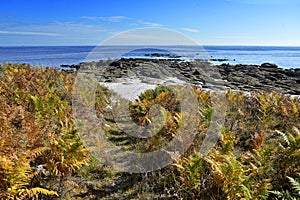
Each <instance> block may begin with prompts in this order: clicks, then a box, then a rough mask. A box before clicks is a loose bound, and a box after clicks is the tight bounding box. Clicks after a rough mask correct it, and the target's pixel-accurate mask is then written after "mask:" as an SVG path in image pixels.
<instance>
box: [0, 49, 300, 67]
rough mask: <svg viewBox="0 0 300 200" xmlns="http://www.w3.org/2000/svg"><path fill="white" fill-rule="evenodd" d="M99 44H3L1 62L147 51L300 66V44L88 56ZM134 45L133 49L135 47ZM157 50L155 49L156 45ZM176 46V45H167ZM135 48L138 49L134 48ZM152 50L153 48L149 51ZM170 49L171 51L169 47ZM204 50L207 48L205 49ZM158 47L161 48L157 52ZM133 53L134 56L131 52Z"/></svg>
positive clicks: (64, 60) (45, 62) (51, 63)
mask: <svg viewBox="0 0 300 200" xmlns="http://www.w3.org/2000/svg"><path fill="white" fill-rule="evenodd" d="M95 47H96V46H18V47H14V46H5V47H4V46H2V47H0V63H5V62H9V63H28V64H30V65H35V66H46V67H57V68H59V66H60V65H63V64H65V65H71V64H78V63H81V62H84V61H92V60H96V61H97V60H103V59H107V58H112V59H116V58H117V57H119V56H121V57H122V55H123V54H124V53H125V54H129V55H128V56H125V57H132V58H135V57H141V56H144V55H145V54H153V53H162V52H163V51H164V50H168V51H171V53H172V50H174V51H173V53H175V54H176V55H178V56H181V57H186V56H187V57H190V58H193V57H195V56H197V54H199V53H200V56H201V53H206V54H207V55H206V56H207V57H209V58H211V59H213V60H216V61H213V64H216V65H219V64H223V63H225V64H227V63H229V64H231V65H237V64H247V65H249V64H253V65H261V64H262V63H265V62H269V63H275V64H276V65H278V66H279V67H281V68H285V69H288V68H300V47H296V46H290V47H289V46H233V45H229V46H225V45H224V46H219V45H203V46H147V47H144V46H130V47H131V48H128V51H127V50H126V48H127V47H129V46H98V47H97V48H98V49H97V51H100V52H99V54H97V55H96V57H95V58H91V59H89V55H90V54H91V53H94V52H93V51H94V48H95ZM132 47H134V48H132ZM154 47H155V48H156V49H155V48H154ZM166 47H173V48H166ZM133 49H135V51H133V52H130V51H132V50H133ZM149 49H152V50H153V51H149ZM170 49H171V50H170ZM203 49H204V50H203ZM155 50H158V51H155ZM130 54H131V55H130ZM219 61H220V62H219Z"/></svg>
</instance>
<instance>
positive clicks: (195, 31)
mask: <svg viewBox="0 0 300 200" xmlns="http://www.w3.org/2000/svg"><path fill="white" fill-rule="evenodd" d="M181 30H183V31H188V32H192V33H199V32H200V31H199V30H197V29H192V28H181Z"/></svg>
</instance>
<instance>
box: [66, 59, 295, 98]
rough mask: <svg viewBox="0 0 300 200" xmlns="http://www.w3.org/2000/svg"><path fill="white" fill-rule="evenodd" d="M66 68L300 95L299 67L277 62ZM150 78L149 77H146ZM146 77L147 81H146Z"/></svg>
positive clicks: (109, 78)
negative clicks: (287, 66) (284, 66)
mask: <svg viewBox="0 0 300 200" xmlns="http://www.w3.org/2000/svg"><path fill="white" fill-rule="evenodd" d="M61 67H62V69H63V70H66V71H78V70H85V71H90V70H95V69H96V71H97V73H96V74H97V76H99V77H101V80H105V82H108V83H109V82H118V79H122V78H132V77H135V78H139V77H144V78H145V77H146V78H152V79H153V78H154V79H165V78H167V77H177V78H178V79H179V80H182V81H185V82H189V83H191V84H194V85H196V86H199V87H202V88H208V89H212V90H214V89H219V88H230V89H233V90H242V91H253V90H274V91H277V92H280V93H283V94H291V95H300V69H299V68H296V69H282V68H279V67H278V66H277V65H275V64H271V63H264V64H261V65H242V64H238V65H230V64H222V65H212V64H211V63H209V62H207V61H204V60H194V61H181V60H175V59H138V58H136V59H135V58H128V59H124V58H122V59H120V60H116V61H112V60H109V61H99V62H87V63H80V64H78V65H64V66H61ZM147 80H148V79H147ZM147 80H146V79H143V81H144V82H147Z"/></svg>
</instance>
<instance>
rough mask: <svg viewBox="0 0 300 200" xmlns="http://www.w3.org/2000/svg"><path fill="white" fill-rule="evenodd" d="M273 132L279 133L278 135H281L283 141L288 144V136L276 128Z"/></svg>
mask: <svg viewBox="0 0 300 200" xmlns="http://www.w3.org/2000/svg"><path fill="white" fill-rule="evenodd" d="M275 132H276V133H277V134H279V135H281V136H282V138H283V140H284V142H285V143H286V144H287V145H290V140H289V138H288V136H287V135H286V134H284V133H283V132H281V131H278V130H275Z"/></svg>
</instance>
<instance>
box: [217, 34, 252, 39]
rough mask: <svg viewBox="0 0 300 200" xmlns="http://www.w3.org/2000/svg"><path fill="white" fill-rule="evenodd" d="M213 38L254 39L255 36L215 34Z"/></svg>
mask: <svg viewBox="0 0 300 200" xmlns="http://www.w3.org/2000/svg"><path fill="white" fill-rule="evenodd" d="M213 38H216V39H255V38H256V37H255V36H238V35H232V36H215V37H213Z"/></svg>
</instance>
